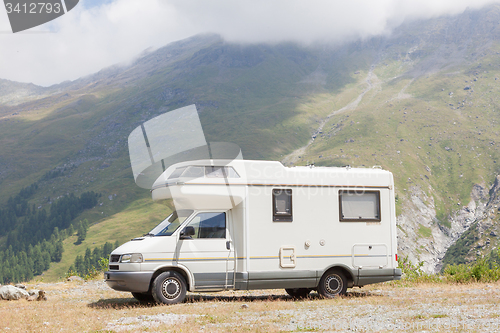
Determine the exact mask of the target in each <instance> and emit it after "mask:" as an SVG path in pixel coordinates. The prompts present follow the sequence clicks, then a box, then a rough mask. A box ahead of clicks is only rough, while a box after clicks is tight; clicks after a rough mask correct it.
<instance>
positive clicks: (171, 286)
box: [161, 278, 181, 299]
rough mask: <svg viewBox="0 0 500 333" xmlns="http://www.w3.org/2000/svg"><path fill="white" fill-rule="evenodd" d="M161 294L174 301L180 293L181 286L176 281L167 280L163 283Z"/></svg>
mask: <svg viewBox="0 0 500 333" xmlns="http://www.w3.org/2000/svg"><path fill="white" fill-rule="evenodd" d="M161 293H162V295H163V296H164V297H165V298H167V299H175V298H177V296H179V294H180V293H181V284H180V283H179V281H178V280H177V279H174V278H168V279H166V280H165V281H163V284H162V286H161Z"/></svg>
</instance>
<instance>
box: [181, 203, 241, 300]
mask: <svg viewBox="0 0 500 333" xmlns="http://www.w3.org/2000/svg"><path fill="white" fill-rule="evenodd" d="M228 222H229V219H228V214H227V212H214V211H205V212H198V213H197V214H196V215H195V216H194V217H193V218H192V219H191V221H190V222H189V223H188V224H187V226H186V227H185V228H184V229H183V231H182V232H181V236H180V237H179V248H180V250H179V256H178V260H177V261H178V263H179V264H182V265H184V266H185V267H187V268H188V269H189V270H190V271H191V273H192V274H193V277H194V285H195V289H196V290H219V289H228V288H232V287H233V285H234V267H235V265H234V260H235V258H234V248H233V246H232V242H231V236H230V233H229V230H228V229H229V228H228Z"/></svg>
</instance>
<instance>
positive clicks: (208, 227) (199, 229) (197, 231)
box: [188, 213, 226, 239]
mask: <svg viewBox="0 0 500 333" xmlns="http://www.w3.org/2000/svg"><path fill="white" fill-rule="evenodd" d="M188 226H192V227H193V228H194V235H192V236H191V238H193V239H197V238H226V213H199V214H198V215H196V216H195V217H194V218H193V220H192V221H191V222H189V225H188Z"/></svg>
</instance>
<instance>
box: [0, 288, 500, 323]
mask: <svg viewBox="0 0 500 333" xmlns="http://www.w3.org/2000/svg"><path fill="white" fill-rule="evenodd" d="M27 289H42V290H45V291H46V295H47V298H48V299H47V301H40V302H37V301H33V302H28V301H26V300H19V301H0V331H2V332H304V331H308V332H316V331H319V332H325V331H330V332H393V331H405V332H422V331H427V332H500V306H499V303H500V283H490V284H479V283H476V284H466V285H459V284H444V283H442V284H441V283H437V284H413V285H404V284H401V283H386V284H378V285H373V286H370V287H368V288H363V289H359V288H353V289H351V290H349V292H348V295H347V296H346V297H339V298H336V299H321V298H320V297H319V296H318V295H317V294H316V293H315V292H313V293H311V295H310V297H309V298H307V299H303V300H294V299H292V298H290V297H289V296H288V295H286V293H285V292H284V291H283V290H258V291H238V292H234V291H228V292H223V293H204V294H189V296H188V300H187V302H185V303H183V304H178V305H173V306H162V305H153V304H146V305H144V304H139V302H137V301H136V300H135V299H133V298H132V296H131V294H129V293H124V292H117V291H114V290H112V289H110V288H109V287H107V285H106V284H105V283H104V282H103V281H89V282H76V281H73V282H59V283H39V284H31V285H27Z"/></svg>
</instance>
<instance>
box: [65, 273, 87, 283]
mask: <svg viewBox="0 0 500 333" xmlns="http://www.w3.org/2000/svg"><path fill="white" fill-rule="evenodd" d="M68 281H80V282H83V281H85V280H84V279H82V278H81V277H79V276H76V275H72V276H70V277H69V278H68Z"/></svg>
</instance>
